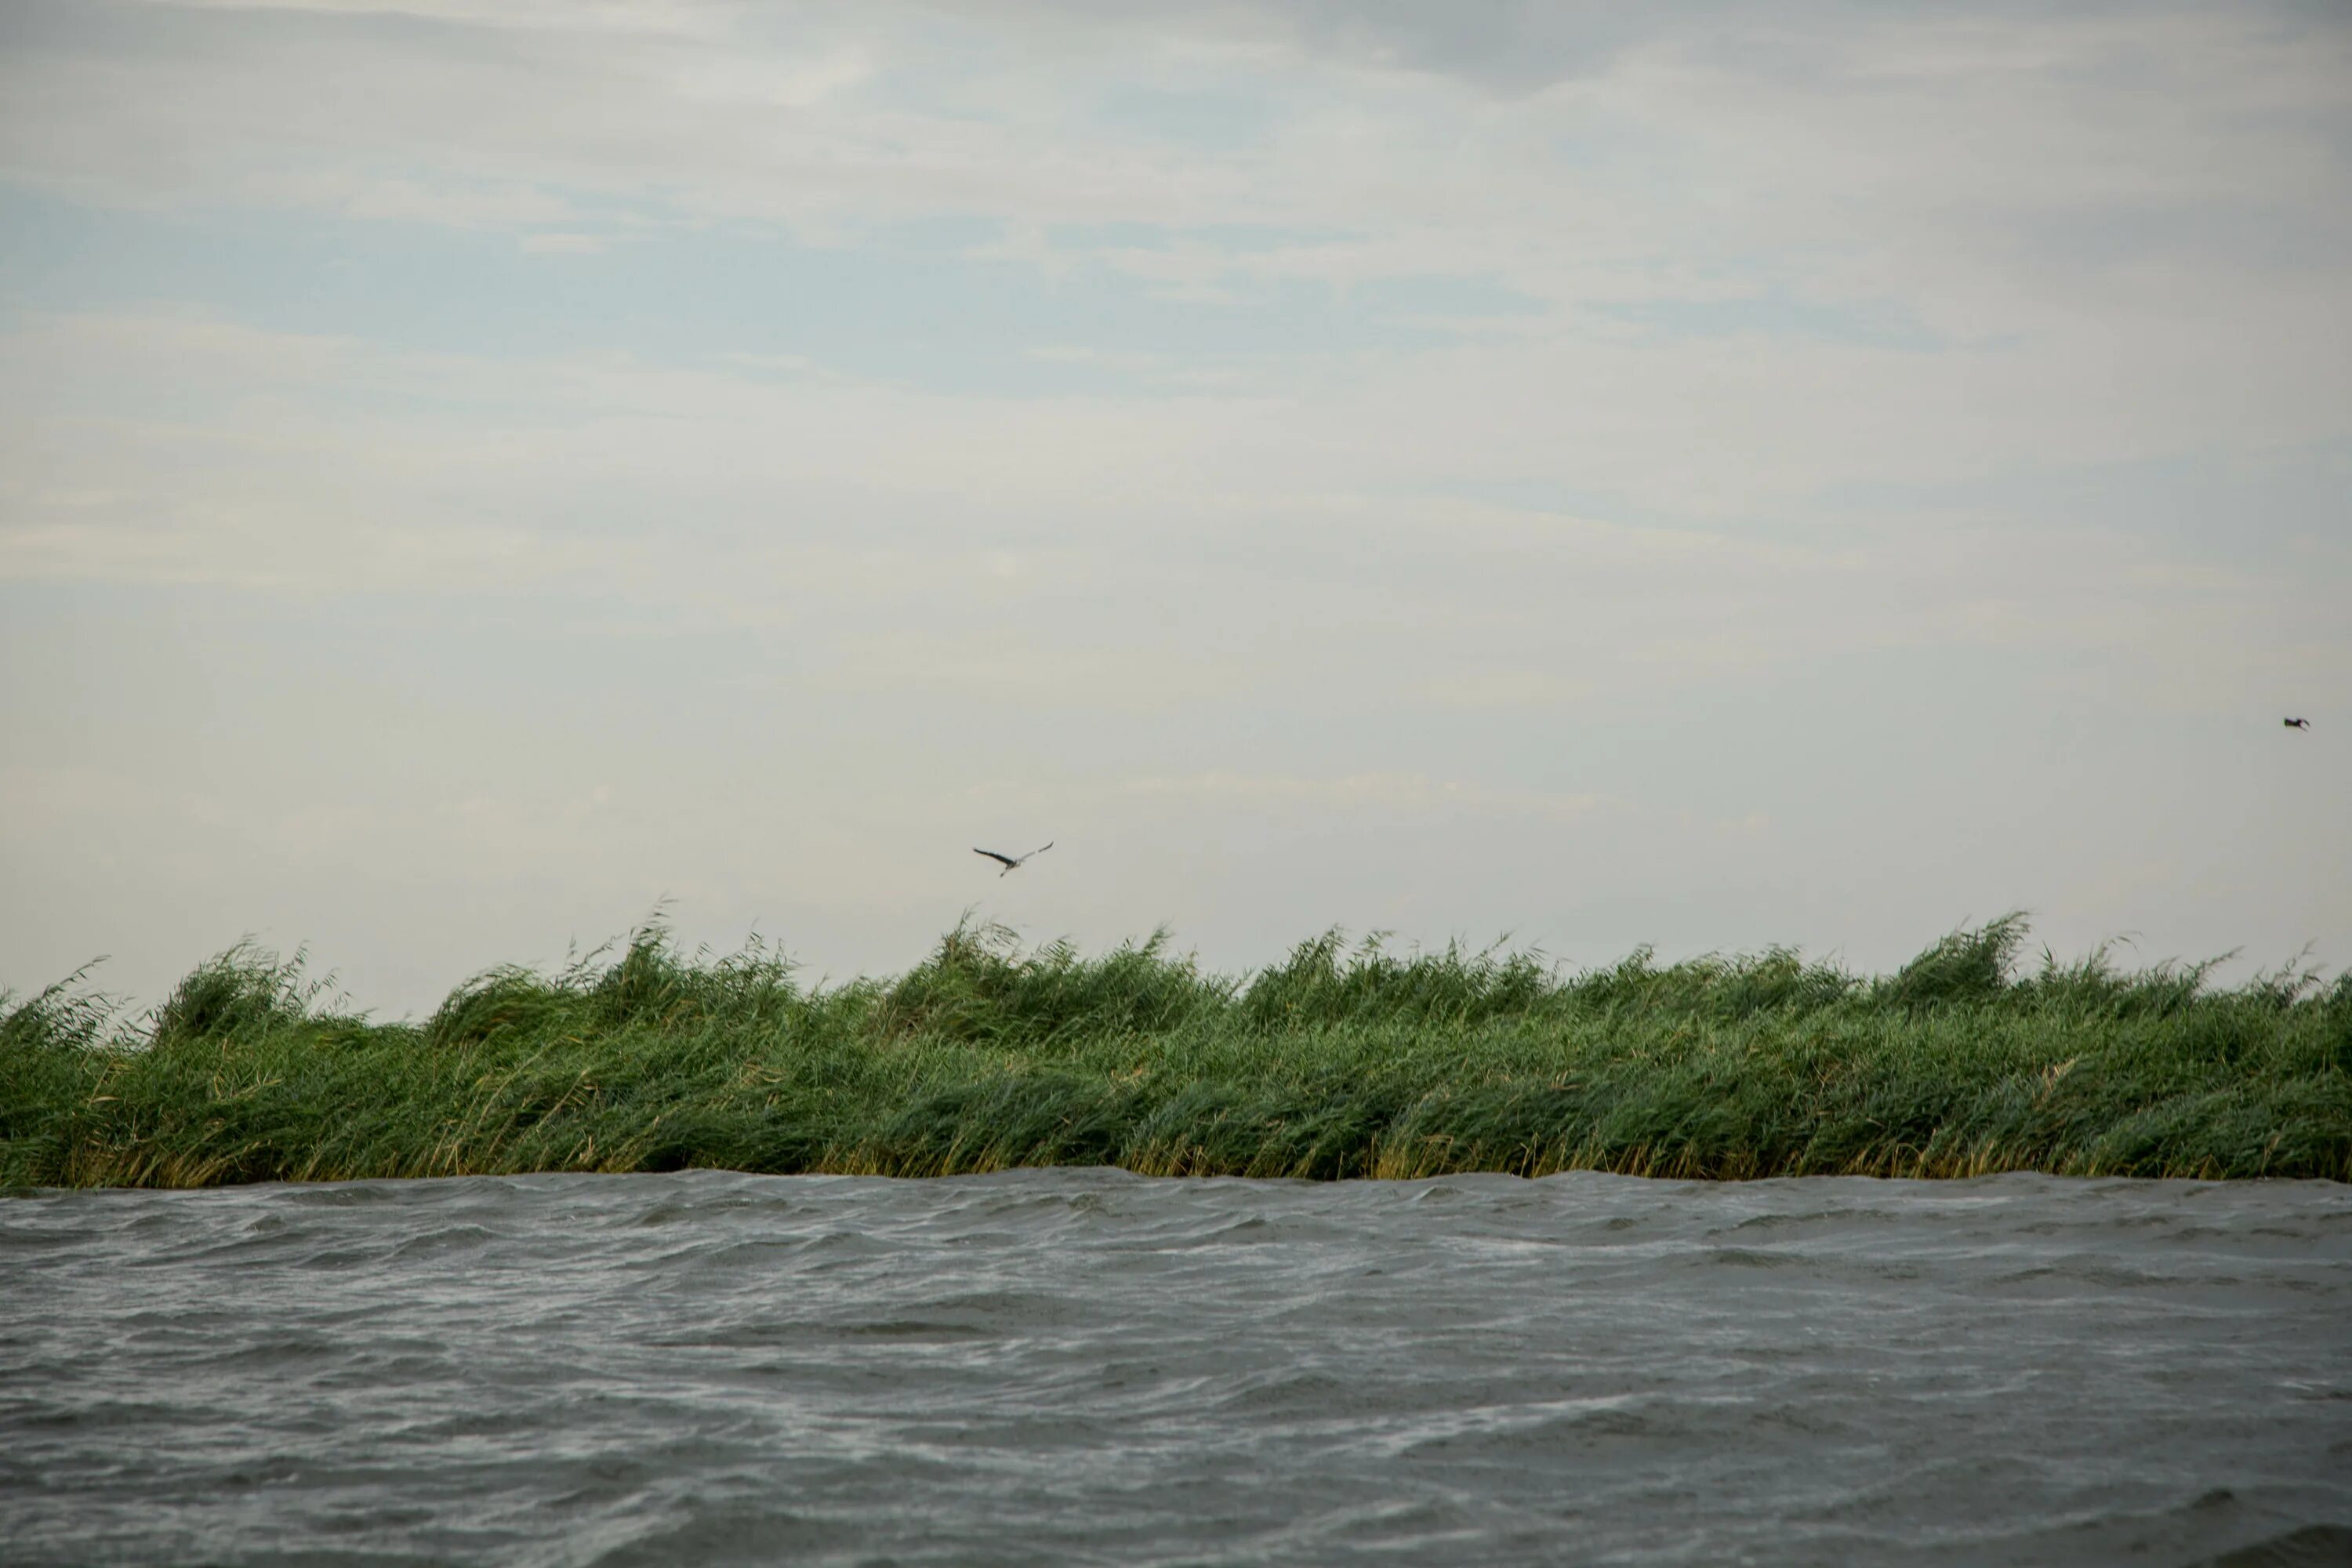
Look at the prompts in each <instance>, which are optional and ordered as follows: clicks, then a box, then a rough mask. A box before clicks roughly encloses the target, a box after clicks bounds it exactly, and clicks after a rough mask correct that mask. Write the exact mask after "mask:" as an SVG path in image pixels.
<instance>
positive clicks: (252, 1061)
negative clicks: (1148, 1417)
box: [0, 916, 2352, 1186]
mask: <svg viewBox="0 0 2352 1568" xmlns="http://www.w3.org/2000/svg"><path fill="white" fill-rule="evenodd" d="M2024 936H2025V925H2024V923H2023V921H2021V919H2019V918H2018V917H2015V916H2011V917H2008V918H2006V919H2003V920H2000V921H1993V922H1991V923H1990V924H1988V925H1985V926H1982V927H1980V928H1977V929H1974V930H1967V931H1958V932H1955V933H1954V934H1952V935H1951V936H1949V937H1947V938H1945V939H1944V940H1943V941H1941V942H1937V944H1936V945H1935V946H1934V947H1932V948H1930V949H1929V950H1928V951H1927V952H1924V953H1922V954H1920V955H1919V957H1917V958H1916V959H1915V960H1913V961H1912V962H1911V963H1909V964H1907V965H1906V966H1905V967H1904V968H1903V969H1902V970H1901V971H1900V972H1899V973H1895V974H1892V975H1887V976H1882V977H1875V978H1871V977H1858V976H1855V975H1852V974H1849V973H1845V972H1843V971H1842V970H1840V969H1837V968H1835V967H1832V966H1827V965H1823V964H1820V963H1806V962H1804V961H1803V960H1802V959H1801V957H1799V955H1797V954H1796V953H1794V952H1788V951H1785V950H1781V949H1774V950H1771V951H1769V952H1764V953H1761V954H1759V955H1754V956H1748V957H1734V958H1707V959H1700V960H1695V961H1692V962H1688V963H1673V964H1659V963H1654V961H1653V958H1652V955H1651V954H1650V953H1649V952H1647V951H1642V952H1635V953H1634V954H1633V956H1631V957H1629V958H1627V959H1626V960H1625V961H1624V962H1622V963H1618V964H1616V965H1614V966H1613V967H1610V968H1605V969H1595V970H1590V971H1586V972H1583V973H1574V974H1566V973H1559V972H1558V971H1556V970H1554V969H1553V968H1552V967H1550V966H1549V965H1547V964H1545V963H1542V962H1541V961H1539V960H1538V959H1537V958H1535V957H1532V956H1529V955H1525V954H1508V953H1497V952H1466V951H1465V950H1462V949H1459V948H1449V949H1447V950H1445V951H1444V952H1433V953H1414V954H1410V955H1400V954H1398V953H1396V952H1391V951H1388V950H1387V949H1385V948H1383V947H1382V946H1381V944H1380V943H1379V942H1364V943H1362V944H1360V945H1356V946H1354V947H1349V946H1348V945H1347V944H1346V943H1344V942H1342V940H1341V939H1340V938H1339V936H1338V935H1337V934H1330V935H1326V936H1323V937H1320V938H1318V939H1316V940H1314V941H1312V942H1306V943H1303V944H1301V945H1300V946H1299V947H1298V948H1297V950H1296V951H1294V952H1292V953H1291V954H1290V955H1289V957H1288V958H1287V960H1286V961H1285V962H1284V963H1279V964H1277V965H1276V966H1274V967H1272V968H1269V969H1266V970H1264V971H1262V972H1259V973H1255V974H1253V975H1249V976H1244V977H1224V976H1219V975H1215V974H1211V973H1203V972H1202V970H1201V969H1200V968H1199V967H1198V966H1197V965H1196V964H1195V963H1193V962H1192V960H1191V959H1189V958H1185V957H1181V956H1177V955H1175V954H1174V953H1172V952H1171V951H1170V950H1169V947H1168V943H1167V942H1166V940H1165V937H1164V935H1161V936H1155V937H1153V938H1152V939H1151V940H1150V941H1148V942H1139V943H1132V944H1129V945H1127V946H1123V947H1120V948H1118V950H1116V951H1114V952H1109V953H1107V954H1104V955H1101V956H1098V957H1093V958H1088V957H1085V956H1083V955H1081V954H1080V953H1079V952H1076V950H1075V949H1074V948H1073V947H1072V946H1070V945H1069V944H1068V943H1066V942H1057V943H1054V944H1051V945H1048V946H1045V947H1043V948H1039V949H1036V950H1034V951H1031V952H1023V951H1021V950H1020V949H1019V948H1018V946H1017V945H1016V944H1015V942H1013V938H1012V936H1011V934H1010V933H1009V932H1006V931H1002V930H999V929H996V928H991V927H972V926H969V925H967V926H964V927H960V928H959V929H957V930H956V931H952V932H950V934H949V935H948V936H947V937H946V938H944V939H943V940H942V941H941V942H940V945H939V947H938V949H937V950H936V951H935V952H933V953H932V954H931V955H930V957H929V959H928V960H926V961H925V962H924V963H922V964H920V965H919V966H918V967H917V968H915V969H914V970H912V971H910V972H909V973H907V974H905V975H903V976H900V977H898V978H897V979H893V980H882V981H872V980H860V981H857V982H855V983H852V984H845V985H839V986H835V987H832V988H803V987H801V986H799V985H797V984H795V983H794V981H793V970H792V965H791V964H790V963H789V962H788V961H787V960H785V959H784V958H783V957H782V955H781V954H779V953H778V952H775V951H774V950H772V949H771V948H767V947H764V946H761V945H760V944H757V943H754V944H753V945H752V946H751V947H750V948H748V949H746V950H745V951H743V952H739V953H735V954H732V955H725V956H712V955H710V954H709V953H698V954H693V955H684V954H681V953H680V952H678V951H677V949H676V948H675V947H674V946H673V945H672V944H671V942H669V941H668V940H667V937H666V935H665V933H664V932H663V931H661V930H660V929H659V928H658V927H657V926H649V927H647V928H646V929H645V930H641V931H638V932H636V933H635V936H634V937H633V938H632V939H631V940H630V941H629V942H627V943H626V944H625V947H623V948H622V949H621V950H620V952H619V953H618V955H617V957H615V956H613V955H612V954H610V953H609V952H605V953H599V954H594V955H591V956H590V957H589V958H587V959H585V960H582V961H580V962H577V963H572V964H571V965H570V966H568V967H566V968H565V969H563V970H562V971H561V972H560V973H553V974H541V973H531V972H528V971H524V970H519V969H511V968H509V969H497V970H492V971H490V972H488V973H485V974H483V975H481V976H479V977H478V978H477V979H476V980H474V981H472V982H470V983H469V984H466V985H464V986H462V987H460V988H459V989H458V990H457V992H455V993H454V994H451V995H450V996H449V998H448V999H447V1000H446V1002H444V1003H443V1004H442V1005H441V1006H440V1008H439V1009H438V1010H437V1011H436V1012H435V1013H434V1014H433V1016H431V1017H430V1018H427V1019H425V1020H424V1021H422V1022H402V1023H376V1022H373V1021H370V1020H369V1019H367V1018H365V1017H363V1016H352V1015H350V1014H348V1013H344V1012H340V1011H338V1010H336V1008H335V1006H334V1005H332V1003H331V1001H330V1000H327V999H326V992H325V987H324V986H323V985H321V984H312V983H309V982H307V981H306V980H305V978H304V971H303V964H302V959H301V956H300V955H299V954H298V955H296V957H295V958H294V959H293V960H291V961H288V962H280V961H278V959H276V958H274V957H273V956H271V955H269V954H267V953H262V952H257V951H254V950H251V949H248V948H238V949H235V950H232V951H231V952H227V953H225V954H223V955H222V956H220V957H219V958H216V959H215V960H213V961H211V962H210V963H206V964H205V965H204V966H202V967H201V968H199V969H198V970H196V972H195V973H193V974H190V975H189V976H188V977H187V978H186V979H185V980H184V981H183V982H182V983H181V984H180V985H179V987H178V989H177V990H176V991H174V992H173V994H172V996H171V997H170V999H169V1000H168V1001H166V1002H165V1003H164V1004H163V1005H162V1006H160V1007H159V1008H157V1009H155V1010H154V1011H153V1012H152V1014H150V1015H146V1016H142V1017H139V1018H135V1019H134V1018H125V1017H123V1016H121V1014H120V1012H119V1010H118V1009H117V1008H116V1007H115V1006H113V1005H111V1004H110V1002H109V1000H108V999H107V998H105V997H104V996H102V995H100V994H95V993H92V992H91V991H89V989H87V987H86V985H85V984H84V983H83V981H82V978H81V977H80V976H76V977H75V978H74V979H73V980H71V981H68V982H67V983H65V984H60V985H58V986H53V987H51V988H50V989H49V990H47V991H45V992H43V993H41V994H38V995H35V996H31V997H28V998H27V997H16V996H14V995H10V994H0V1182H5V1183H6V1184H16V1185H23V1184H43V1185H109V1184H121V1185H149V1186H200V1185H207V1184H220V1183H234V1182H255V1181H273V1180H293V1181H320V1180H338V1179H344V1178H354V1177H381V1176H438V1175H456V1174H460V1173H515V1172H527V1171H661V1170H672V1169H677V1168H679V1167H682V1166H688V1165H708V1166H724V1167H730V1168H734V1169H739V1170H747V1171H770V1172H839V1173H879V1174H889V1175H941V1174H948V1173H959V1172H978V1171H990V1170H997V1169H1002V1168H1004V1167H1008V1166H1015V1165H1042V1164H1116V1165H1122V1166H1125V1167H1127V1168H1128V1169H1129V1170H1133V1171H1139V1172H1143V1173H1154V1174H1167V1175H1213V1174H1214V1175H1248V1176H1305V1177H1327V1178H1328V1177H1344V1176H1421V1175H1430V1174H1436V1173H1446V1172H1455V1171H1511V1172H1517V1173H1523V1174H1528V1175H1537V1174H1541V1173H1548V1172H1552V1171H1559V1170H1567V1169H1593V1170H1604V1171H1618V1172H1627V1173H1646V1174H1653V1175H1668V1176H1691V1177H1731V1178H1737V1177H1757V1176H1781V1175H1800V1174H1810V1173H1866V1174H1875V1175H1889V1176H1895V1175H1900V1176H1957V1175H1971V1174H1977V1173H1985V1172H1992V1171H2005V1170H2037V1171H2047V1172H2054V1173H2077V1174H2084V1175H2091V1174H2129V1175H2140V1176H2205V1177H2242V1176H2321V1177H2327V1178H2331V1179H2334V1180H2338V1181H2343V1180H2347V1179H2352V977H2344V978H2339V979H2338V980H2337V981H2336V983H2335V984H2333V985H2332V986H2323V985H2321V984H2319V983H2318V981H2317V979H2316V977H2315V975H2313V974H2312V973H2308V972H2297V971H2292V970H2291V971H2288V972H2284V973H2278V974H2273V975H2266V976H2263V977H2260V978H2257V979H2255V980H2253V981H2252V982H2249V983H2246V984H2241V985H2237V986H2234V987H2229V988H2221V987H2216V986H2213V985H2210V984H2208V972H2209V970H2210V965H2191V966H2176V965H2161V966H2158V967H2156V968H2153V969H2147V970H2142V971H2138V972H2126V971H2124V970H2121V969H2118V968H2117V967H2116V966H2115V965H2114V964H2113V963H2110V962H2109V959H2108V957H2107V955H2106V954H2105V952H2100V953H2096V954H2094V955H2093V956H2092V957H2090V958H2088V959H2086V960H2084V961H2082V962H2079V963H2072V964H2063V963H2058V962H2057V961H2056V960H2054V959H2053V958H2051V957H2050V956H2049V955H2047V954H2046V953H2045V954H2044V956H2043V960H2042V963H2041V965H2040V966H2039V967H2038V968H2029V969H2025V970H2023V971H2021V969H2020V966H2019V965H2018V964H2017V963H2016V960H2017V956H2018V952H2019V949H2020V947H2021V942H2022V941H2023V939H2024Z"/></svg>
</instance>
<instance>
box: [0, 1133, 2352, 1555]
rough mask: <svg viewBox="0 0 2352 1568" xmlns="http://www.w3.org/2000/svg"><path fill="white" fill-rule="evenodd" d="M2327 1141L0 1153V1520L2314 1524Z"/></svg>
mask: <svg viewBox="0 0 2352 1568" xmlns="http://www.w3.org/2000/svg"><path fill="white" fill-rule="evenodd" d="M2347 1527H2352V1188H2347V1187H2344V1186H2340V1185H2336V1184H2326V1183H2280V1184H2269V1183H2244V1184H2195V1183H2181V1182H2083V1181H2063V1180H2056V1179H2052V1178H2045V1177H2039V1176H2004V1177H1997V1178H1991V1179H1988V1180H1982V1181H1970V1182H1936V1183H1906V1182H1881V1181H1870V1180H1861V1179H1856V1180H1828V1179H1811V1180H1802V1181H1783V1182H1759V1183H1749V1184H1690V1183H1676V1182H1657V1181H1644V1180H1638V1179H1634V1178H1629V1177H1612V1176H1599V1175H1589V1174H1588V1175H1567V1176H1559V1177H1554V1178H1550V1179H1548V1180H1543V1181H1534V1182H1528V1181H1520V1180H1517V1179H1514V1178H1509V1177H1469V1178H1447V1179H1443V1180H1436V1181H1425V1182H1412V1183H1371V1182H1364V1183H1339V1184H1306V1183H1289V1182H1250V1181H1171V1180H1153V1179H1145V1178H1140V1177H1136V1176H1131V1175H1128V1174H1125V1173H1119V1172H1111V1171H1073V1170H1056V1171H1026V1172H1016V1173H1006V1174H1003V1175H997V1176H988V1177H978V1178H971V1179H959V1180H942V1181H927V1182H905V1181H885V1180H873V1179H863V1178H838V1177H807V1176H802V1177H759V1176H746V1175H737V1174H730V1173H717V1172H688V1173H679V1174H672V1175H639V1176H539V1177H528V1178H521V1179H494V1178H483V1179H468V1180H459V1181H440V1182H415V1183H364V1184H348V1185H327V1186H309V1187H301V1186H264V1187H248V1188H241V1189H230V1190H225V1191H214V1192H200V1193H136V1192H70V1193H68V1192H50V1191H42V1192H35V1193H30V1194H16V1195H14V1196H12V1197H11V1198H9V1199H8V1200H6V1201H0V1543H5V1544H0V1559H5V1561H7V1562H10V1563H75V1564H82V1563H274V1564H283V1563H526V1564H551V1565H552V1564H591V1563H596V1564H621V1563H770V1562H774V1563H786V1562H789V1563H907V1564H910V1563H1122V1564H1124V1563H1347V1562H1359V1561H1365V1562H1371V1561H1382V1560H1390V1561H1398V1562H1410V1563H1445V1562H1454V1563H1739V1562H1748V1563H1872V1562H1926V1563H2040V1562H2047V1563H2098V1562H2117V1563H2148V1564H2165V1563H2180V1564H2187V1563H2204V1562H2225V1563H2248V1564H2252V1563H2321V1562H2327V1563H2336V1562H2346V1561H2352V1528H2347Z"/></svg>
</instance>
